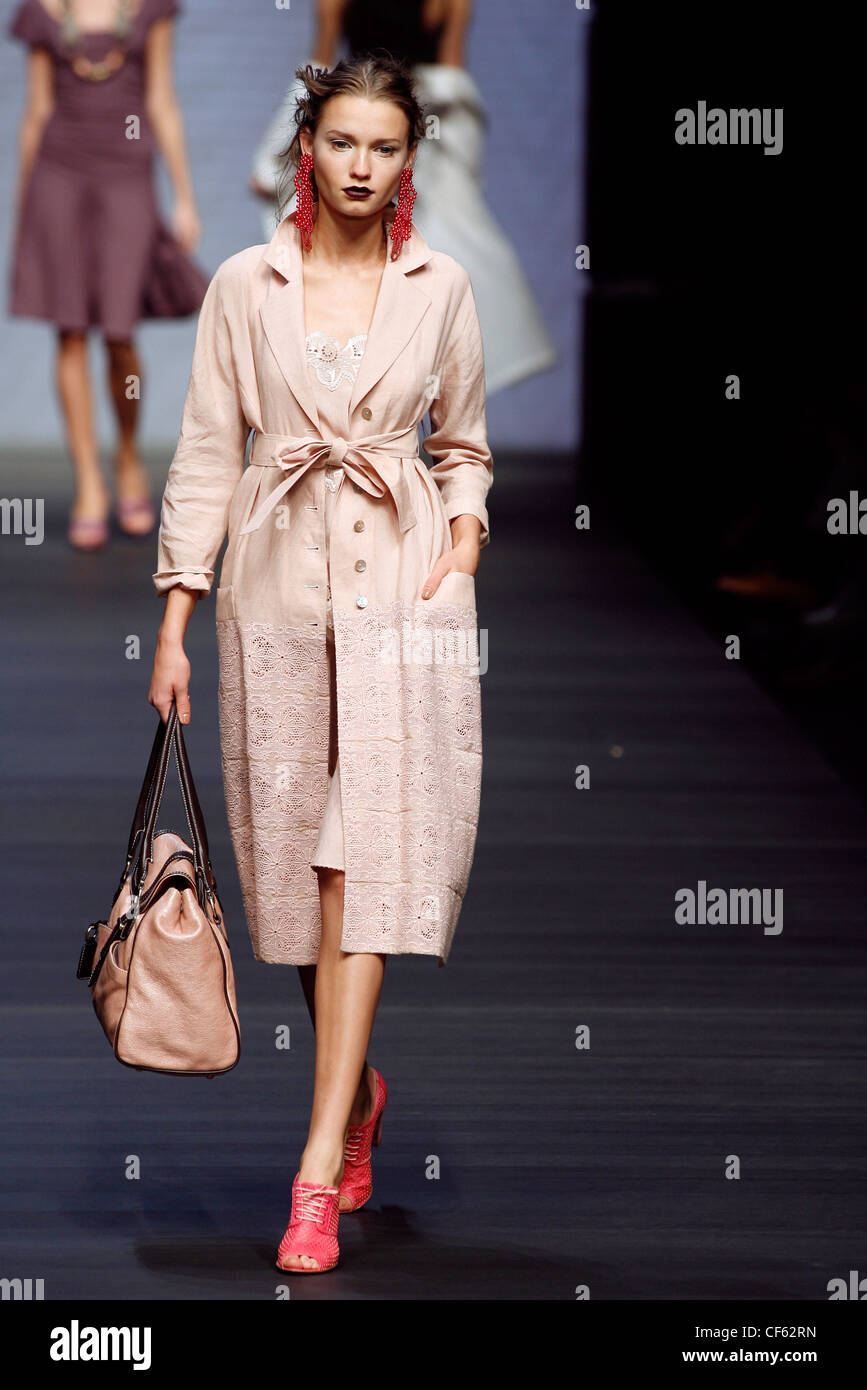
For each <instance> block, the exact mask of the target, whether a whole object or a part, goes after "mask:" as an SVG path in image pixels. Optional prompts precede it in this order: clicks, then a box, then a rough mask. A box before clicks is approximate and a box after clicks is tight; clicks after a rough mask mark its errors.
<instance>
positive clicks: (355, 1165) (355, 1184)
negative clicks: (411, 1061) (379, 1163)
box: [338, 1067, 388, 1216]
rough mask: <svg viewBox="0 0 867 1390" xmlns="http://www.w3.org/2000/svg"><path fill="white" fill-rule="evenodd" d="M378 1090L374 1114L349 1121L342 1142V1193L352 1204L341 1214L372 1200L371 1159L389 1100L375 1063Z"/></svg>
mask: <svg viewBox="0 0 867 1390" xmlns="http://www.w3.org/2000/svg"><path fill="white" fill-rule="evenodd" d="M373 1072H374V1075H375V1077H376V1093H375V1095H374V1098H373V1114H372V1115H371V1117H370V1119H369V1120H368V1121H367V1123H366V1124H363V1125H350V1127H349V1131H348V1133H347V1135H346V1141H345V1143H344V1146H343V1181H342V1182H341V1184H340V1187H339V1188H338V1193H339V1196H340V1197H344V1198H348V1200H349V1201H350V1203H351V1205H350V1206H348V1207H343V1208H342V1215H343V1216H345V1215H346V1213H347V1212H350V1211H358V1209H359V1207H363V1206H364V1204H365V1202H367V1201H369V1199H370V1195H371V1193H372V1192H373V1170H372V1168H371V1163H370V1150H371V1146H373V1145H376V1146H377V1147H378V1146H379V1142H380V1139H381V1138H382V1112H383V1110H384V1109H385V1102H386V1101H387V1100H388V1091H387V1090H386V1085H385V1082H384V1081H383V1079H382V1077H381V1076H380V1074H379V1072H378V1071H377V1070H376V1067H374V1068H373Z"/></svg>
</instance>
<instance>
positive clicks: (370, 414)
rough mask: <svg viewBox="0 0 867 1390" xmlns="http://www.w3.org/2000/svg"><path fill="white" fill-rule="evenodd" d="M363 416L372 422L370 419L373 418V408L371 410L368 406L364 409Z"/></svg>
mask: <svg viewBox="0 0 867 1390" xmlns="http://www.w3.org/2000/svg"><path fill="white" fill-rule="evenodd" d="M361 414H362V416H363V417H364V419H365V420H370V419H372V418H373V411H372V410H371V408H370V406H369V405H366V406H365V407H364V409H363V410H362V412H361Z"/></svg>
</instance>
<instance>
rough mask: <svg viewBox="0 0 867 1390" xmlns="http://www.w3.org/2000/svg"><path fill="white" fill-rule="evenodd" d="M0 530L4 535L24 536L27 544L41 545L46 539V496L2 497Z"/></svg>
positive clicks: (0, 498) (0, 499)
mask: <svg viewBox="0 0 867 1390" xmlns="http://www.w3.org/2000/svg"><path fill="white" fill-rule="evenodd" d="M0 532H2V534H3V535H4V536H21V535H23V536H24V544H25V545H41V544H42V542H43V541H44V540H45V498H44V497H0Z"/></svg>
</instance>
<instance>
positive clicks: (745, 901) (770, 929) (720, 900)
mask: <svg viewBox="0 0 867 1390" xmlns="http://www.w3.org/2000/svg"><path fill="white" fill-rule="evenodd" d="M771 894H773V908H774V910H773V912H772V911H771V901H772V899H771ZM674 901H675V902H676V903H677V907H676V908H675V912H674V920H675V922H677V923H678V925H679V926H683V925H686V926H695V925H696V924H700V925H702V926H710V927H718V926H726V925H728V923H733V924H735V925H737V924H738V923H740V922H747V923H755V924H756V925H759V924H764V928H765V936H779V934H780V932H781V931H782V930H783V890H782V888H729V889H728V890H726V889H725V888H711V890H710V892H708V886H707V881H706V880H705V879H703V878H700V879H699V881H698V887H697V890H693V889H692V888H678V890H677V892H676V893H675V895H674Z"/></svg>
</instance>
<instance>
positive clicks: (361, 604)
mask: <svg viewBox="0 0 867 1390" xmlns="http://www.w3.org/2000/svg"><path fill="white" fill-rule="evenodd" d="M355 606H356V608H366V607H367V599H366V598H365V596H364V594H359V595H358V598H357V599H356V600H355Z"/></svg>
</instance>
